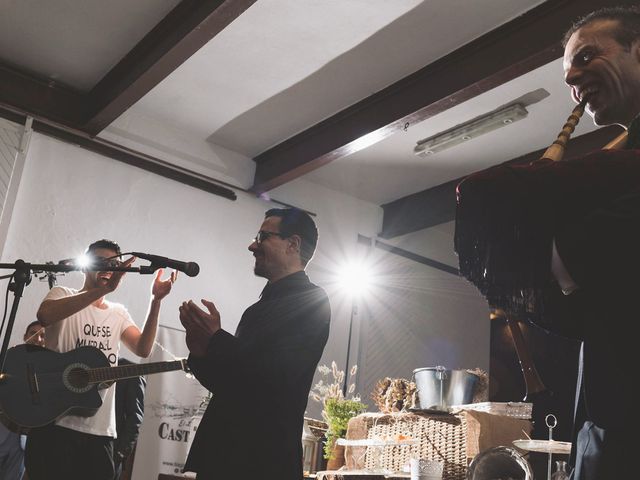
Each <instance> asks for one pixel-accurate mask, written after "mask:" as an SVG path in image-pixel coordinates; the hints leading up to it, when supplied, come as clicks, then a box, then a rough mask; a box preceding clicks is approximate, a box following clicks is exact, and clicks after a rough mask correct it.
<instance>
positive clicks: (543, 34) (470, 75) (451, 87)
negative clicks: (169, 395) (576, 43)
mask: <svg viewBox="0 0 640 480" xmlns="http://www.w3.org/2000/svg"><path fill="white" fill-rule="evenodd" d="M634 3H635V2H633V1H630V0H549V1H547V2H545V3H543V4H541V5H539V6H538V7H536V8H534V9H532V10H530V11H529V12H527V13H525V14H524V15H522V16H520V17H518V18H516V19H514V20H512V21H510V22H508V23H506V24H504V25H502V26H501V27H499V28H497V29H495V30H493V31H491V32H489V33H487V34H486V35H483V36H482V37H480V38H478V39H476V40H474V41H472V42H470V43H469V44H467V45H465V46H463V47H461V48H459V49H458V50H456V51H454V52H453V53H451V54H449V55H447V56H445V57H443V58H441V59H440V60H437V61H436V62H434V63H432V64H430V65H427V66H426V67H424V68H422V69H421V70H419V71H417V72H415V73H414V74H412V75H410V76H408V77H406V78H404V79H402V80H400V81H398V82H396V83H394V84H393V85H391V86H389V87H387V88H385V89H383V90H381V91H380V92H378V93H376V94H374V95H371V96H370V97H367V98H366V99H364V100H362V101H360V102H357V103H356V104H354V105H352V106H350V107H348V108H346V109H344V110H342V111H341V112H338V113H337V114H335V115H333V116H332V117H330V118H328V119H326V120H324V121H322V122H320V123H318V124H316V125H314V126H312V127H310V128H308V129H307V130H305V131H303V132H301V133H299V134H297V135H295V136H293V137H291V138H290V139H288V140H285V141H284V142H282V143H280V144H279V145H276V146H275V147H272V148H271V149H269V150H267V151H265V152H263V153H261V154H260V155H258V156H257V157H255V158H254V160H255V162H256V164H257V165H256V173H255V178H254V184H253V187H252V188H251V190H252V191H254V192H255V193H257V194H260V193H263V192H265V191H268V190H271V189H273V188H275V187H278V186H280V185H283V184H284V183H287V182H289V181H291V180H294V179H296V178H298V177H300V176H302V175H304V174H306V173H308V172H311V171H313V170H315V169H317V168H319V167H321V166H323V165H325V164H327V163H329V162H331V161H333V160H336V159H338V158H341V157H344V156H346V155H349V154H352V153H355V152H357V151H359V150H362V149H364V148H366V147H367V146H369V145H371V144H372V143H375V142H377V141H380V140H382V139H384V138H386V137H388V136H390V135H392V134H394V133H396V132H398V131H400V130H402V129H404V128H405V126H406V125H407V124H408V125H413V124H416V123H419V122H421V121H423V120H425V119H427V118H429V117H431V116H433V115H436V114H438V113H441V112H443V111H445V110H448V109H449V108H452V107H454V106H456V105H458V104H460V103H462V102H464V101H467V100H469V99H471V98H473V97H475V96H477V95H480V94H481V93H484V92H486V91H488V90H490V89H492V88H495V87H497V86H499V85H502V84H504V83H506V82H508V81H510V80H513V79H514V78H517V77H519V76H521V75H523V74H525V73H527V72H529V71H531V70H534V69H536V68H538V67H540V66H542V65H545V64H547V63H549V62H550V61H553V60H555V59H557V58H559V57H560V56H561V55H562V48H561V46H560V44H559V43H560V42H559V40H560V38H561V36H562V34H563V33H564V31H565V30H566V29H567V28H568V27H569V25H570V24H571V22H572V21H573V20H574V19H575V18H576V17H578V16H580V15H584V14H587V13H589V12H591V11H592V10H595V9H597V8H601V7H604V6H614V5H619V4H634ZM425 41H426V37H425Z"/></svg>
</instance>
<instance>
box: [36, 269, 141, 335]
mask: <svg viewBox="0 0 640 480" xmlns="http://www.w3.org/2000/svg"><path fill="white" fill-rule="evenodd" d="M134 261H135V257H131V258H130V259H128V260H127V261H126V262H124V263H123V264H122V266H123V267H128V266H130V265H131V264H132V263H133V262H134ZM124 274H125V272H122V271H120V272H113V273H112V274H111V276H110V277H109V279H108V280H107V281H106V283H104V284H98V285H97V286H95V287H94V286H92V287H87V282H86V281H85V286H84V287H83V288H82V290H80V291H79V292H78V293H76V294H75V295H67V296H63V297H62V298H49V297H50V296H48V297H47V299H45V300H44V301H43V302H42V303H41V304H40V307H39V308H38V312H37V313H36V317H37V318H38V321H39V322H40V323H42V324H43V325H44V326H45V327H48V326H51V325H53V324H54V323H56V322H59V321H61V320H64V319H65V318H68V317H70V316H71V315H73V314H74V313H78V312H79V311H80V310H83V309H85V308H87V307H88V306H89V305H91V304H92V303H94V302H96V303H97V304H99V303H101V302H102V299H103V298H104V296H105V295H107V294H108V293H111V292H113V291H114V290H115V289H116V288H118V286H119V285H120V282H121V281H122V277H123V276H124ZM85 287H86V288H85ZM54 289H55V287H54ZM54 289H52V292H50V293H53V294H54V295H55V292H54Z"/></svg>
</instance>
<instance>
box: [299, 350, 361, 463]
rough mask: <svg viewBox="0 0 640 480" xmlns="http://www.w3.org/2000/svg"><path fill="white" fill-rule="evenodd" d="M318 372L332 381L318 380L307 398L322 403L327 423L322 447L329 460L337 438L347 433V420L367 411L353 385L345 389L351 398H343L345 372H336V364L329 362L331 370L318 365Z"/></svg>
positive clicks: (356, 368)
mask: <svg viewBox="0 0 640 480" xmlns="http://www.w3.org/2000/svg"><path fill="white" fill-rule="evenodd" d="M357 371H358V366H357V365H354V366H353V368H352V369H351V371H350V372H349V379H350V380H351V379H352V378H353V377H354V376H355V374H356V372H357ZM318 372H320V374H321V375H322V376H323V377H325V378H326V379H328V377H329V375H330V374H331V377H332V381H330V382H329V381H328V380H323V379H320V380H319V381H318V383H316V384H315V385H314V386H313V388H312V389H311V392H310V393H309V396H310V397H311V398H312V399H313V400H315V401H317V402H320V403H322V407H323V408H322V417H323V418H324V420H325V421H326V422H327V425H328V428H327V432H326V434H325V436H326V439H327V441H326V442H325V445H324V458H326V459H330V458H331V457H332V454H333V445H334V443H335V441H336V440H337V439H338V438H344V436H345V435H346V433H347V424H348V423H349V420H350V419H351V418H353V417H355V416H357V415H359V414H361V413H362V412H364V411H365V410H366V409H367V406H366V405H365V404H364V403H362V402H361V401H360V396H359V395H357V394H354V392H355V389H356V386H355V383H350V384H349V386H348V388H347V395H351V398H344V395H343V392H342V385H343V384H344V381H345V377H344V375H345V372H344V371H342V370H338V366H337V365H336V362H331V368H329V367H327V366H326V365H320V366H319V367H318Z"/></svg>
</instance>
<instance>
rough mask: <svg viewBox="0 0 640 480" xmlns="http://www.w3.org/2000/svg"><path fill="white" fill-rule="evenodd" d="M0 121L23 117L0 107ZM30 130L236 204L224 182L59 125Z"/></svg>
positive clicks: (41, 124)
mask: <svg viewBox="0 0 640 480" xmlns="http://www.w3.org/2000/svg"><path fill="white" fill-rule="evenodd" d="M0 117H4V118H6V119H7V120H10V121H12V122H15V123H19V124H24V123H25V121H26V117H25V115H24V114H22V113H20V112H16V111H15V110H10V109H7V108H4V107H2V106H0ZM32 128H33V130H34V131H36V132H39V133H42V134H45V135H48V136H50V137H53V138H56V139H58V140H62V141H64V142H67V143H71V144H73V145H77V146H79V147H82V148H84V149H86V150H89V151H91V152H94V153H98V154H100V155H103V156H105V157H108V158H111V159H113V160H117V161H119V162H123V163H126V164H127V165H131V166H134V167H137V168H141V169H142V170H145V171H147V172H151V173H154V174H156V175H160V176H161V177H165V178H169V179H171V180H174V181H176V182H180V183H182V184H184V185H189V186H190V187H194V188H197V189H199V190H203V191H205V192H208V193H212V194H214V195H218V196H220V197H224V198H227V199H229V200H236V198H237V197H236V193H235V192H234V191H233V190H232V189H231V188H226V187H225V186H224V185H228V184H225V183H224V182H221V181H219V180H216V179H214V178H211V177H207V176H206V175H202V174H200V173H197V172H194V171H191V170H188V169H186V168H182V167H179V166H176V165H172V164H170V163H169V162H166V161H164V160H162V159H159V158H156V157H152V156H151V155H147V154H144V153H142V152H138V151H136V150H132V149H130V148H127V147H124V146H122V145H118V144H115V143H113V142H110V141H108V140H103V139H101V138H93V137H91V136H90V135H89V134H87V133H85V132H82V131H79V130H73V129H70V128H68V127H66V126H63V125H58V124H53V123H51V122H48V121H45V120H42V119H39V120H38V119H35V120H34V121H33V125H32Z"/></svg>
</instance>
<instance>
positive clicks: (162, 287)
mask: <svg viewBox="0 0 640 480" xmlns="http://www.w3.org/2000/svg"><path fill="white" fill-rule="evenodd" d="M163 273H164V269H162V268H159V269H158V271H157V272H156V278H155V279H154V280H153V285H152V287H151V295H152V296H153V298H154V300H162V299H163V298H164V297H166V296H167V295H168V294H169V292H170V291H171V287H173V284H174V282H175V281H176V279H177V278H178V272H177V271H175V270H174V271H173V272H171V275H169V278H167V279H166V280H162V278H161V277H162V274H163Z"/></svg>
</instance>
